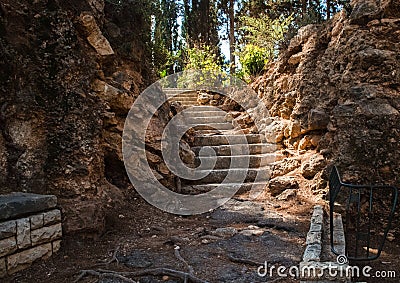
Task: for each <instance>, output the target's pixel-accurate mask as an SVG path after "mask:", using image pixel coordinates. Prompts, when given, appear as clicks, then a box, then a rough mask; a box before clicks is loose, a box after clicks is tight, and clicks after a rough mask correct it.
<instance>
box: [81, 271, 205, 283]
mask: <svg viewBox="0 0 400 283" xmlns="http://www.w3.org/2000/svg"><path fill="white" fill-rule="evenodd" d="M146 275H151V276H164V275H167V276H170V277H174V278H179V279H181V280H184V281H187V282H193V283H208V282H207V281H205V280H202V279H200V278H197V277H196V276H194V275H192V274H189V273H187V272H183V271H179V270H174V269H170V268H153V269H145V270H140V271H113V270H104V269H97V270H92V269H91V270H82V271H81V273H80V274H79V276H78V277H77V279H76V280H75V281H74V282H75V283H77V282H79V281H80V280H82V279H83V278H84V277H86V276H95V277H98V278H99V279H103V278H114V279H119V280H122V281H124V282H127V283H137V282H136V281H135V280H133V279H131V278H129V277H139V276H146Z"/></svg>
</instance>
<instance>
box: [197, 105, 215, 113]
mask: <svg viewBox="0 0 400 283" xmlns="http://www.w3.org/2000/svg"><path fill="white" fill-rule="evenodd" d="M216 108H217V107H216V106H207V105H202V106H195V107H192V108H191V109H190V111H216ZM220 112H222V110H221V111H220Z"/></svg>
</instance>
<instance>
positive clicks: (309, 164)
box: [301, 154, 326, 179]
mask: <svg viewBox="0 0 400 283" xmlns="http://www.w3.org/2000/svg"><path fill="white" fill-rule="evenodd" d="M325 166H326V161H325V158H324V157H323V156H321V155H319V154H318V155H314V156H312V157H311V158H310V159H309V160H308V161H306V162H304V163H303V165H302V166H301V174H302V175H303V177H304V178H306V179H312V178H313V177H314V176H315V175H316V174H317V173H318V172H320V171H321V170H322V169H324V168H325Z"/></svg>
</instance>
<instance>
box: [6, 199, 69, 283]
mask: <svg viewBox="0 0 400 283" xmlns="http://www.w3.org/2000/svg"><path fill="white" fill-rule="evenodd" d="M56 206H57V198H56V197H55V196H50V195H36V194H24V193H13V194H10V195H3V196H0V277H4V276H6V275H11V274H13V273H15V272H17V271H20V270H23V269H25V268H27V267H29V266H30V265H31V264H32V263H33V262H34V261H36V260H38V259H47V258H49V257H50V256H51V255H52V254H53V253H55V252H57V251H58V250H59V249H60V244H61V237H62V227H61V212H60V210H59V209H57V208H56Z"/></svg>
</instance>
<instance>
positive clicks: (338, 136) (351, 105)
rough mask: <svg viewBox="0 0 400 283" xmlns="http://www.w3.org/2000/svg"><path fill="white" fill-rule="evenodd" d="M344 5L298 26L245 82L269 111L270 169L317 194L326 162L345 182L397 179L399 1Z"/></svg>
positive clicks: (398, 181)
mask: <svg viewBox="0 0 400 283" xmlns="http://www.w3.org/2000/svg"><path fill="white" fill-rule="evenodd" d="M351 5H352V12H351V13H350V14H346V12H345V11H343V12H341V13H339V14H337V15H336V16H335V17H334V18H333V19H332V20H330V21H328V22H327V23H326V24H323V25H309V26H306V27H303V28H302V29H300V31H299V33H298V35H297V36H296V37H294V38H293V39H292V40H291V42H290V45H289V47H288V49H287V50H286V51H285V52H283V55H282V56H281V57H280V58H279V60H277V61H276V62H274V63H271V64H270V65H269V66H268V71H267V72H266V73H265V74H264V75H263V76H261V77H259V78H258V79H257V80H256V81H255V82H254V83H253V87H254V89H255V90H256V91H257V92H258V94H259V96H260V97H261V98H262V100H263V101H264V102H265V104H266V105H267V107H268V109H269V110H270V114H271V116H272V119H271V121H270V122H269V125H268V132H269V133H271V134H270V135H269V136H268V137H267V138H269V140H270V141H273V142H276V143H278V144H280V145H282V146H283V147H284V151H282V152H281V153H283V154H284V156H282V157H284V158H283V160H282V161H280V162H279V163H278V165H281V166H278V168H277V167H276V168H277V172H276V173H277V174H275V175H276V177H277V176H278V175H286V174H288V175H293V176H297V177H300V179H299V178H297V180H300V181H301V180H302V181H306V182H308V183H307V184H308V186H309V187H310V188H311V189H312V190H314V191H318V190H320V192H321V193H322V194H324V192H326V190H325V186H326V182H325V180H326V179H327V177H328V173H329V171H330V168H331V167H330V166H331V165H333V164H336V165H338V166H339V169H340V171H341V172H342V173H345V174H344V175H345V176H344V178H345V179H346V180H347V181H350V182H361V183H370V182H373V183H375V182H379V183H389V184H395V185H399V184H400V179H399V176H400V175H399V173H400V172H399V168H400V166H399V165H400V161H399V160H400V159H399V157H400V151H399V148H400V141H399V140H400V139H399V138H400V136H399V135H400V123H399V122H400V119H399V118H400V113H399V110H400V72H399V70H400V60H399V59H400V9H399V7H400V5H399V1H398V0H388V1H375V0H368V1H364V0H363V1H352V3H351ZM279 167H280V168H279ZM286 169H287V170H286ZM321 176H322V177H321ZM272 177H274V176H272Z"/></svg>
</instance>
